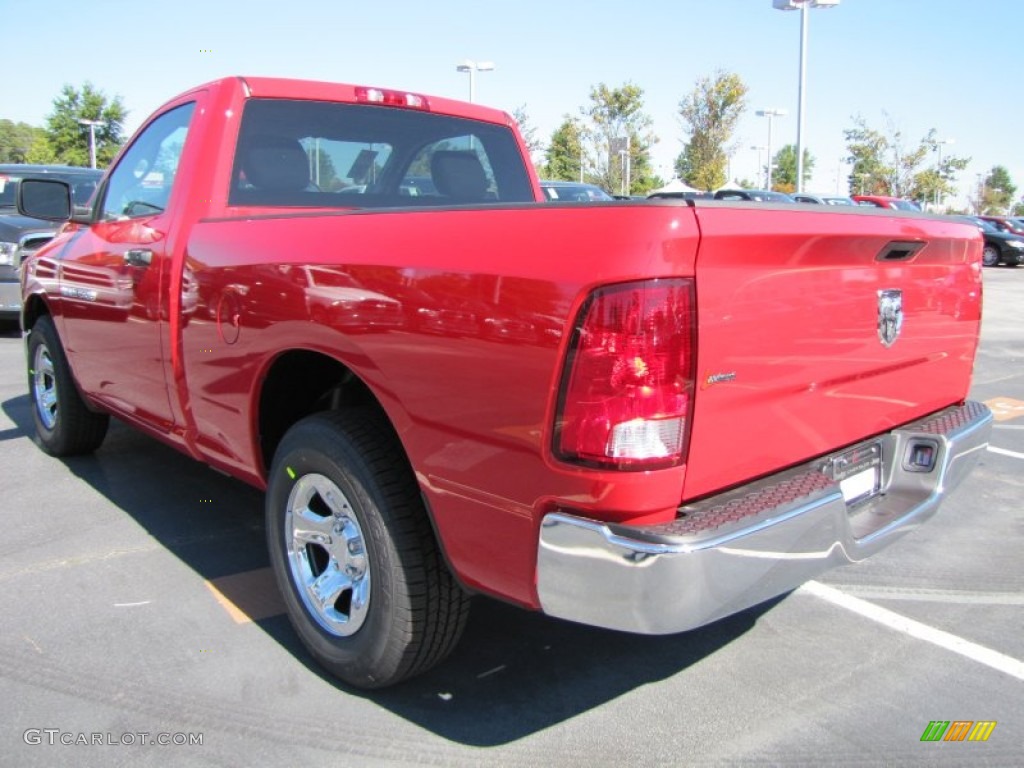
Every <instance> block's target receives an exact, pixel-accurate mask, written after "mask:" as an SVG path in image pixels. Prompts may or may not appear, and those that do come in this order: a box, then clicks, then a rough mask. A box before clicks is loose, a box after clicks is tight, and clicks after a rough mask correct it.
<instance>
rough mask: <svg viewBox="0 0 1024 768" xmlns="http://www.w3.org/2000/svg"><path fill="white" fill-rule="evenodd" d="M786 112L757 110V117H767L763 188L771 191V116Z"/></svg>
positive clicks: (782, 115)
mask: <svg viewBox="0 0 1024 768" xmlns="http://www.w3.org/2000/svg"><path fill="white" fill-rule="evenodd" d="M786 114H788V113H787V112H786V110H784V109H759V110H757V116H758V117H767V118H768V173H767V174H766V177H767V180H768V183H767V184H766V185H765V188H766V189H768V190H769V191H771V188H772V118H773V117H785V115H786Z"/></svg>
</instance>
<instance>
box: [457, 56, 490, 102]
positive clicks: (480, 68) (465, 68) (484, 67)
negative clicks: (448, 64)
mask: <svg viewBox="0 0 1024 768" xmlns="http://www.w3.org/2000/svg"><path fill="white" fill-rule="evenodd" d="M455 69H457V70H458V71H459V72H469V100H470V101H471V102H472V101H475V100H476V73H477V72H491V71H493V70H494V62H493V61H472V60H471V59H463V60H462V61H460V62H459V63H458V64H456V65H455Z"/></svg>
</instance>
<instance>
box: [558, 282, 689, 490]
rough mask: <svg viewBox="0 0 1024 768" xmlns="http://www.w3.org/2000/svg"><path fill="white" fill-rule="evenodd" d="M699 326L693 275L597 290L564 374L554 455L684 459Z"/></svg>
mask: <svg viewBox="0 0 1024 768" xmlns="http://www.w3.org/2000/svg"><path fill="white" fill-rule="evenodd" d="M694 326H695V312H694V292H693V282H692V281H691V280H687V279H683V278H669V279H659V280H644V281H640V282H635V283H623V284H621V285H613V286H608V287H605V288H600V289H598V290H596V291H595V292H594V293H593V294H591V296H590V297H589V298H588V299H587V301H586V303H585V304H584V305H583V308H582V309H581V310H580V314H579V316H578V318H577V320H576V326H575V329H574V331H573V337H572V341H571V343H570V347H569V354H568V359H567V361H566V367H565V371H564V373H563V374H562V383H561V387H560V390H559V398H558V410H557V414H556V416H555V432H554V451H555V454H556V455H557V456H558V457H559V458H561V459H564V460H567V461H573V462H578V463H582V464H586V465H589V466H597V467H606V468H613V469H633V470H641V469H657V468H661V467H670V466H675V465H677V464H681V463H682V462H683V461H685V458H686V448H687V441H688V437H689V432H690V410H691V406H692V395H693V380H694V358H695V354H696V350H695V346H694V344H695V342H694V333H695V327H694Z"/></svg>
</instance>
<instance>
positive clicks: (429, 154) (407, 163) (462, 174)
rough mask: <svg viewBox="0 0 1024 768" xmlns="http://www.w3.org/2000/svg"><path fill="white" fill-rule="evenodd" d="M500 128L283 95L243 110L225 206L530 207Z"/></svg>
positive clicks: (522, 173) (508, 136) (520, 168)
mask: <svg viewBox="0 0 1024 768" xmlns="http://www.w3.org/2000/svg"><path fill="white" fill-rule="evenodd" d="M532 200H533V192H532V189H531V186H530V180H529V177H528V175H527V173H526V168H525V165H524V161H523V159H522V157H521V155H520V153H519V146H518V144H517V142H516V140H515V136H514V135H513V133H512V131H511V130H509V129H508V128H507V127H505V126H500V125H493V124H491V123H484V122H478V121H474V120H466V119H462V118H455V117H448V116H444V115H436V114H431V113H428V112H419V111H414V110H409V109H396V108H390V107H382V106H373V105H358V104H338V103H332V102H317V101H293V100H287V99H253V100H250V101H249V102H248V103H247V104H246V107H245V113H244V115H243V117H242V126H241V129H240V132H239V138H238V147H237V149H236V153H235V161H234V168H233V172H232V178H231V189H230V192H229V195H228V202H229V204H230V205H247V206H273V207H299V208H381V207H395V206H421V205H470V204H480V203H490V202H502V203H505V202H531V201H532Z"/></svg>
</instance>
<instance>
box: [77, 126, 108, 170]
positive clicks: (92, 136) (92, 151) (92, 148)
mask: <svg viewBox="0 0 1024 768" xmlns="http://www.w3.org/2000/svg"><path fill="white" fill-rule="evenodd" d="M78 124H79V125H88V126H89V167H90V168H95V167H96V126H97V125H106V123H105V121H103V120H85V119H84V118H82V119H79V120H78Z"/></svg>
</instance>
